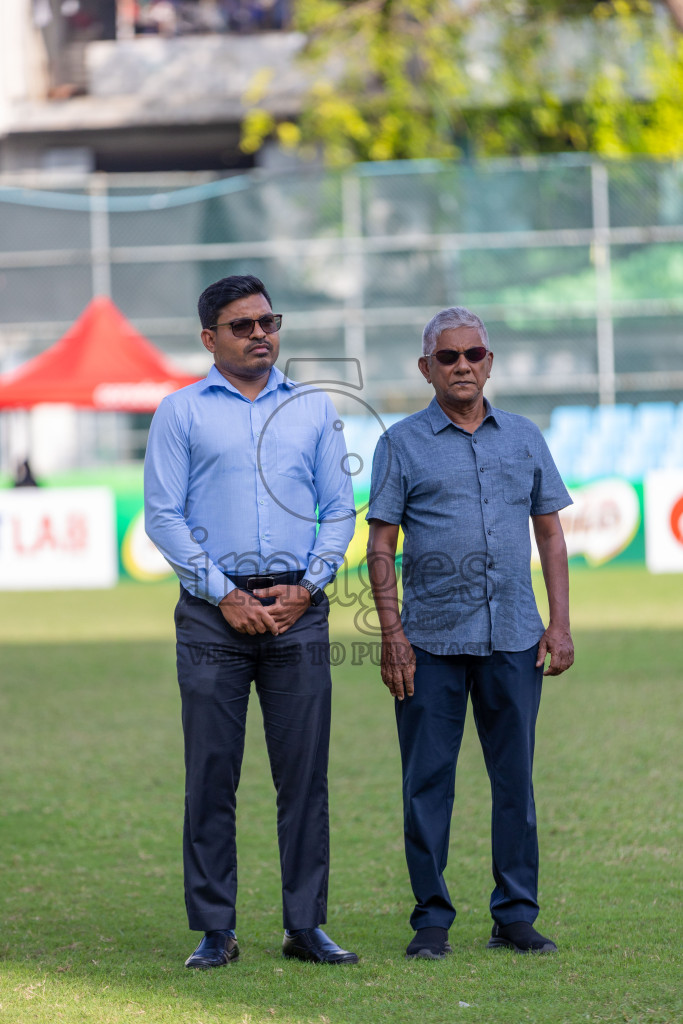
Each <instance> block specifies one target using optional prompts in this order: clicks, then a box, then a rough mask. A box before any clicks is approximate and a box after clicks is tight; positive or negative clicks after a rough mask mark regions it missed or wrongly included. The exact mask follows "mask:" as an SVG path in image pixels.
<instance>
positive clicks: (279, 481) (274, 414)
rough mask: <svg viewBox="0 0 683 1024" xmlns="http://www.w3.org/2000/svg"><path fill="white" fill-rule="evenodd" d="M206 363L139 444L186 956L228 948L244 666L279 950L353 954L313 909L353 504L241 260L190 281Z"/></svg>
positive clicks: (320, 898) (321, 424)
mask: <svg viewBox="0 0 683 1024" xmlns="http://www.w3.org/2000/svg"><path fill="white" fill-rule="evenodd" d="M199 317H200V321H201V325H202V332H201V338H202V342H203V344H204V346H205V347H206V348H207V349H208V351H209V352H211V353H212V354H213V357H214V366H212V368H211V370H210V371H209V374H208V376H207V377H206V379H205V380H202V381H198V382H197V383H195V384H191V385H190V386H189V387H186V388H182V389H181V390H180V391H176V392H175V393H174V394H172V395H169V396H167V397H166V398H165V399H164V400H163V401H162V403H161V405H160V406H159V408H158V410H157V412H156V414H155V416H154V419H153V421H152V426H151V429H150V434H149V443H148V448H147V456H146V459H145V524H146V529H147V533H148V535H149V536H150V538H151V539H152V540H153V541H154V543H155V544H156V545H157V547H158V548H159V550H160V551H161V552H162V553H163V554H164V556H165V557H166V558H167V559H168V561H169V562H170V564H171V565H172V566H173V568H174V570H175V572H176V573H177V575H178V578H179V580H180V583H181V588H180V599H179V601H178V605H177V607H176V612H175V622H176V636H177V664H178V680H179V684H180V691H181V697H182V714H183V731H184V736H185V762H186V795H185V828H184V841H183V855H184V868H185V899H186V906H187V912H188V920H189V924H190V928H191V929H194V930H197V931H203V932H204V933H205V934H204V938H203V939H202V940H201V942H200V943H199V946H198V947H197V949H196V950H195V952H194V953H193V954H192V955H191V956H190V957H189V959H188V960H187V962H186V966H188V967H198V968H209V967H219V966H222V965H223V964H227V963H229V962H231V961H234V960H236V959H237V957H238V954H239V950H238V946H237V940H236V937H235V931H234V929H235V903H236V896H237V862H236V847H235V807H236V791H237V786H238V783H239V776H240V769H241V762H242V753H243V748H244V727H245V722H246V713H247V703H248V700H249V691H250V688H251V683H252V681H253V682H254V683H255V685H256V691H257V693H258V696H259V700H260V702H261V709H262V712H263V720H264V729H265V734H266V743H267V747H268V753H269V757H270V763H271V769H272V774H273V779H274V781H275V787H276V791H277V815H278V840H279V844H280V862H281V872H282V893H283V920H284V927H285V929H286V931H285V938H284V942H283V954H284V955H285V956H287V957H292V958H297V959H300V960H307V961H313V962H317V963H355V962H356V961H357V960H358V957H357V956H356V954H355V953H350V952H348V951H346V950H344V949H341V948H340V947H339V946H337V945H336V944H335V943H334V942H332V941H331V940H330V939H329V938H328V937H327V936H326V935H325V933H324V932H323V931H322V930H321V928H320V925H321V924H324V922H325V919H326V912H327V905H326V904H327V883H328V874H329V826H328V805H327V760H328V747H329V733H330V689H331V680H330V671H329V658H327V659H326V658H325V657H324V656H323V657H321V651H322V652H323V653H327V652H328V651H329V637H328V625H327V617H328V612H329V602H328V600H327V598H326V597H325V594H324V587H325V586H326V584H327V583H329V582H330V580H331V579H332V578H333V576H334V575H335V573H336V572H337V570H338V568H339V566H340V565H341V564H342V562H343V559H344V553H345V551H346V548H347V546H348V543H349V541H350V539H351V537H352V535H353V530H354V525H355V508H354V503H353V489H352V485H351V478H350V475H349V472H348V467H347V465H346V449H345V445H344V438H343V433H342V424H341V422H340V420H339V418H338V417H337V414H336V412H335V409H334V406H333V405H332V403H331V401H330V399H329V397H328V396H327V395H325V394H324V393H323V392H321V391H319V390H317V389H315V388H314V387H305V386H304V387H302V386H298V385H296V384H295V383H294V382H292V381H289V380H287V379H285V377H284V376H283V374H282V373H281V372H280V370H278V369H277V368H276V367H275V366H274V363H275V361H276V359H277V357H278V354H279V333H278V332H279V328H280V325H281V322H282V316H281V315H280V314H275V313H273V310H272V303H271V301H270V296H269V295H268V293H267V291H266V289H265V287H264V285H263V283H262V282H261V281H259V279H258V278H256V277H253V276H251V275H244V276H241V275H239V276H238V275H235V276H232V277H227V278H223V279H222V280H221V281H218V282H216V283H215V284H213V285H211V286H210V287H209V288H207V289H206V290H205V291H204V292H203V293H202V295H201V296H200V299H199Z"/></svg>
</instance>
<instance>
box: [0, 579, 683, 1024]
mask: <svg viewBox="0 0 683 1024" xmlns="http://www.w3.org/2000/svg"><path fill="white" fill-rule="evenodd" d="M572 589H573V595H574V596H573V607H574V623H575V639H576V641H577V661H576V665H575V666H574V668H573V669H572V670H571V672H570V673H569V674H567V675H566V676H564V677H561V678H559V679H556V680H548V681H547V682H546V687H545V693H544V698H543V702H542V707H541V716H540V721H539V729H538V747H537V768H536V791H537V804H538V811H539V822H540V836H541V893H540V896H541V905H542V912H541V917H540V918H539V926H540V927H541V929H542V930H543V931H545V933H546V934H549V935H551V936H552V937H553V938H555V939H556V940H557V941H558V944H559V946H560V953H559V955H557V956H553V957H537V958H531V957H523V956H515V955H513V954H511V953H509V952H487V951H486V950H485V945H486V940H487V938H488V935H489V931H490V919H489V915H488V894H489V890H490V887H491V878H490V867H489V860H490V855H489V836H488V827H489V824H488V821H489V806H490V804H489V794H488V782H487V780H486V777H485V772H484V767H483V761H482V757H481V753H480V751H479V748H478V744H477V740H476V735H475V733H474V729H473V727H472V723H471V720H468V727H467V730H466V736H465V741H464V743H463V749H462V753H461V757H460V763H459V769H458V780H457V783H456V804H455V814H454V818H453V829H452V838H451V850H450V859H449V867H448V872H447V878H448V882H449V886H450V889H451V893H452V895H453V897H454V899H455V901H456V905H457V907H458V917H457V918H456V922H455V924H454V925H453V928H452V929H451V936H450V937H451V943H452V945H453V947H454V954H453V956H452V957H449V958H448V960H447V961H443V962H439V963H436V964H435V963H431V962H418V961H410V962H407V961H405V959H404V958H403V952H404V949H405V945H406V944H407V941H408V939H409V938H410V931H409V927H408V924H407V918H408V914H409V912H410V909H411V906H412V896H411V893H410V889H409V885H408V881H407V876H406V869H405V863H404V859H403V847H402V834H401V806H400V770H399V762H398V752H397V746H396V739H395V734H394V723H393V709H392V706H391V700H390V698H389V697H388V694H387V693H386V690H385V689H384V687H383V686H382V685H381V682H380V681H379V673H378V669H377V668H376V667H375V666H374V665H372V664H371V663H370V661H369V659H368V658H366V659H365V660H364V663H363V664H359V665H353V664H351V660H352V653H351V645H352V644H353V642H354V641H355V642H357V640H358V634H357V633H354V632H353V616H354V609H353V607H351V608H347V609H339V608H337V609H335V611H334V615H333V632H334V639H335V640H336V641H337V643H338V644H340V645H343V647H342V646H340V647H338V648H337V650H338V652H339V655H341V652H342V651H345V652H346V654H347V657H346V659H345V660H344V662H343V663H342V664H340V665H339V666H338V667H337V668H336V669H335V670H334V678H335V690H334V705H335V706H334V722H333V740H332V751H331V770H330V780H331V825H332V858H333V860H332V864H333V867H332V876H331V884H330V916H329V920H328V926H327V931H328V932H329V933H330V935H331V936H332V937H333V938H335V939H337V941H339V942H341V943H342V944H343V945H345V946H346V947H347V948H350V949H355V950H356V951H358V952H359V954H360V955H361V963H360V964H359V965H358V966H357V967H351V968H332V969H330V968H324V967H323V968H320V967H315V966H312V965H305V964H299V963H294V962H290V961H283V960H282V958H281V957H280V941H281V927H280V925H281V917H280V892H279V876H278V861H277V848H276V842H275V807H274V796H273V791H272V783H271V781H270V775H269V770H268V765H267V759H266V755H265V746H264V742H263V737H262V730H261V727H260V722H259V714H258V707H257V702H256V700H255V698H254V702H253V704H252V710H251V712H250V715H249V724H248V742H247V749H246V754H245V766H244V772H243V776H242V784H241V786H240V799H239V834H238V849H239V860H240V894H239V906H238V936H239V941H240V945H241V947H242V950H243V952H242V958H241V961H240V962H239V963H238V964H235V965H231V966H229V967H226V968H222V969H220V970H217V971H208V972H190V971H186V970H185V969H184V968H183V966H182V964H183V961H184V959H185V957H186V956H187V955H188V953H189V952H190V951H191V949H192V948H193V942H194V940H195V938H196V936H195V935H194V934H192V933H190V932H188V930H187V926H186V921H185V917H184V907H183V901H182V871H181V862H180V828H181V817H182V801H183V796H182V794H183V779H182V745H181V734H180V723H179V698H178V695H177V688H176V685H175V682H174V663H173V639H172V631H171V630H172V626H171V611H172V606H173V603H174V600H175V587H174V586H173V585H170V584H169V585H166V584H161V585H153V586H147V587H143V586H135V585H132V584H128V585H126V584H122V585H121V586H119V587H118V588H116V589H115V590H113V591H105V592H101V593H87V594H85V593H68V594H58V593H55V594H2V595H0V612H1V614H0V643H1V644H2V650H1V652H0V655H1V657H2V670H1V671H2V682H1V685H0V721H2V723H3V729H2V745H1V747H0V771H1V772H2V802H1V804H0V836H1V843H0V873H1V877H2V890H1V893H0V908H1V911H0V912H1V914H2V932H1V934H0V959H1V960H2V965H1V968H0V1021H3V1022H5V1021H6V1022H8V1024H24V1022H44V1021H45V1022H52V1021H55V1022H59V1021H64V1022H67V1024H72V1022H73V1024H76V1022H78V1024H80V1022H97V1024H105V1022H112V1024H122V1022H129V1021H131V1022H132V1021H149V1022H167V1021H168V1022H173V1024H175V1022H178V1024H180V1022H182V1024H218V1022H221V1024H242V1022H245V1024H246V1022H249V1024H262V1022H264V1021H269V1022H270V1021H280V1022H286V1024H308V1022H317V1024H326V1022H330V1024H361V1022H363V1024H365V1022H369V1024H374V1022H378V1024H384V1022H387V1024H389V1022H391V1024H403V1022H408V1021H410V1022H412V1021H420V1022H425V1024H451V1022H459V1021H469V1022H473V1024H489V1022H491V1024H493V1022H500V1024H517V1022H526V1021H531V1022H537V1024H555V1022H557V1024H563V1022H572V1024H574V1022H576V1024H578V1022H580V1021H588V1022H593V1024H599V1022H614V1024H616V1022H627V1024H670V1022H671V1024H673V1022H674V1021H680V1020H682V1019H683V996H681V994H680V985H679V983H680V974H679V971H680V960H679V951H680V941H681V928H680V886H679V884H678V883H679V880H680V855H679V851H680V846H681V834H680V819H679V818H677V816H676V813H677V812H676V805H677V801H678V799H679V790H680V774H679V771H678V769H679V766H680V765H679V740H678V736H679V735H680V732H679V726H680V699H679V685H680V684H679V678H680V674H681V669H682V668H683V640H682V639H681V622H682V621H683V587H681V578H680V577H676V576H671V577H659V578H657V577H650V576H648V575H647V574H646V573H645V572H643V571H641V570H635V569H634V570H630V569H613V570H608V569H604V570H601V571H600V572H590V571H579V572H576V573H575V574H574V576H573V581H572ZM361 639H362V640H363V641H366V640H367V639H368V638H367V637H362V638H361ZM356 660H361V659H358V658H357V659H356ZM677 719H678V720H677ZM463 1004H467V1005H463Z"/></svg>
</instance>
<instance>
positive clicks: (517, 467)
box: [500, 456, 534, 505]
mask: <svg viewBox="0 0 683 1024" xmlns="http://www.w3.org/2000/svg"><path fill="white" fill-rule="evenodd" d="M500 469H501V476H502V479H503V497H504V498H505V501H506V502H507V504H508V505H530V504H531V490H532V488H533V486H534V460H533V458H532V457H531V456H521V457H520V456H517V457H512V458H509V459H501V460H500Z"/></svg>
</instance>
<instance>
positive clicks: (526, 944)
mask: <svg viewBox="0 0 683 1024" xmlns="http://www.w3.org/2000/svg"><path fill="white" fill-rule="evenodd" d="M504 947H507V948H508V949H514V951H515V952H516V953H557V946H556V945H555V943H554V942H553V941H552V939H546V938H545V936H544V935H541V934H540V933H539V932H537V931H536V929H535V928H534V927H532V925H530V924H529V922H528V921H514V922H513V923H512V924H494V926H493V931H492V932H491V938H490V939H489V941H488V942H487V944H486V948H487V949H502V948H504Z"/></svg>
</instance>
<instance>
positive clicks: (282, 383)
mask: <svg viewBox="0 0 683 1024" xmlns="http://www.w3.org/2000/svg"><path fill="white" fill-rule="evenodd" d="M355 516H356V512H355V506H354V501H353V487H352V480H351V476H350V473H349V467H348V465H347V457H346V447H345V443H344V435H343V432H342V422H341V420H340V418H339V416H338V415H337V412H336V410H335V408H334V406H333V404H332V402H331V401H330V399H329V397H328V395H326V394H325V393H324V392H323V391H320V390H318V389H317V388H315V387H312V386H308V385H298V384H296V383H294V382H292V381H289V380H286V379H285V378H284V376H283V374H282V372H281V371H280V370H278V369H277V368H276V367H273V368H272V369H271V371H270V376H269V378H268V383H267V384H266V386H265V388H264V389H263V391H261V393H260V394H259V395H258V396H257V397H256V399H255V400H254V401H253V402H251V401H249V399H248V398H245V397H244V395H242V394H241V393H240V392H239V391H238V390H237V389H236V388H235V387H233V385H232V384H230V382H229V381H228V380H226V378H225V377H224V376H223V375H222V374H221V373H220V372H219V371H218V370H217V369H216V367H215V366H212V367H211V370H210V371H209V374H208V376H207V377H206V378H205V379H204V380H201V381H197V383H195V384H190V385H189V387H186V388H181V389H180V390H179V391H176V392H174V393H173V394H171V395H167V397H166V398H164V399H163V401H162V402H161V404H160V405H159V408H158V409H157V411H156V413H155V414H154V418H153V420H152V425H151V428H150V432H149V441H148V445H147V455H146V457H145V528H146V531H147V534H148V536H149V537H150V538H151V540H152V541H154V543H155V544H156V546H157V547H158V548H159V550H160V551H161V553H162V554H163V555H164V557H165V558H166V559H167V560H168V562H169V563H170V564H171V566H172V567H173V569H174V570H175V572H176V574H177V575H178V578H179V579H180V582H181V583H182V585H183V586H184V587H185V588H186V589H187V590H189V591H190V592H191V593H192V594H194V595H195V596H196V597H201V598H204V600H206V601H209V602H210V603H211V604H218V603H219V602H220V601H221V600H222V598H224V597H225V596H226V594H228V593H230V591H231V590H234V584H233V583H232V582H231V581H230V580H229V579H228V577H227V575H226V574H230V575H239V576H243V575H252V574H257V573H258V574H261V573H274V572H289V571H292V570H300V571H304V572H305V575H306V579H308V580H311V582H312V583H315V585H316V586H318V587H320V588H323V587H324V586H325V585H326V584H327V583H329V581H330V580H331V579H332V577H333V576H334V574H335V573H336V571H337V569H338V568H339V566H340V565H341V564H342V562H343V560H344V554H345V552H346V548H347V546H348V544H349V541H350V540H351V537H352V536H353V531H354V527H355Z"/></svg>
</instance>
